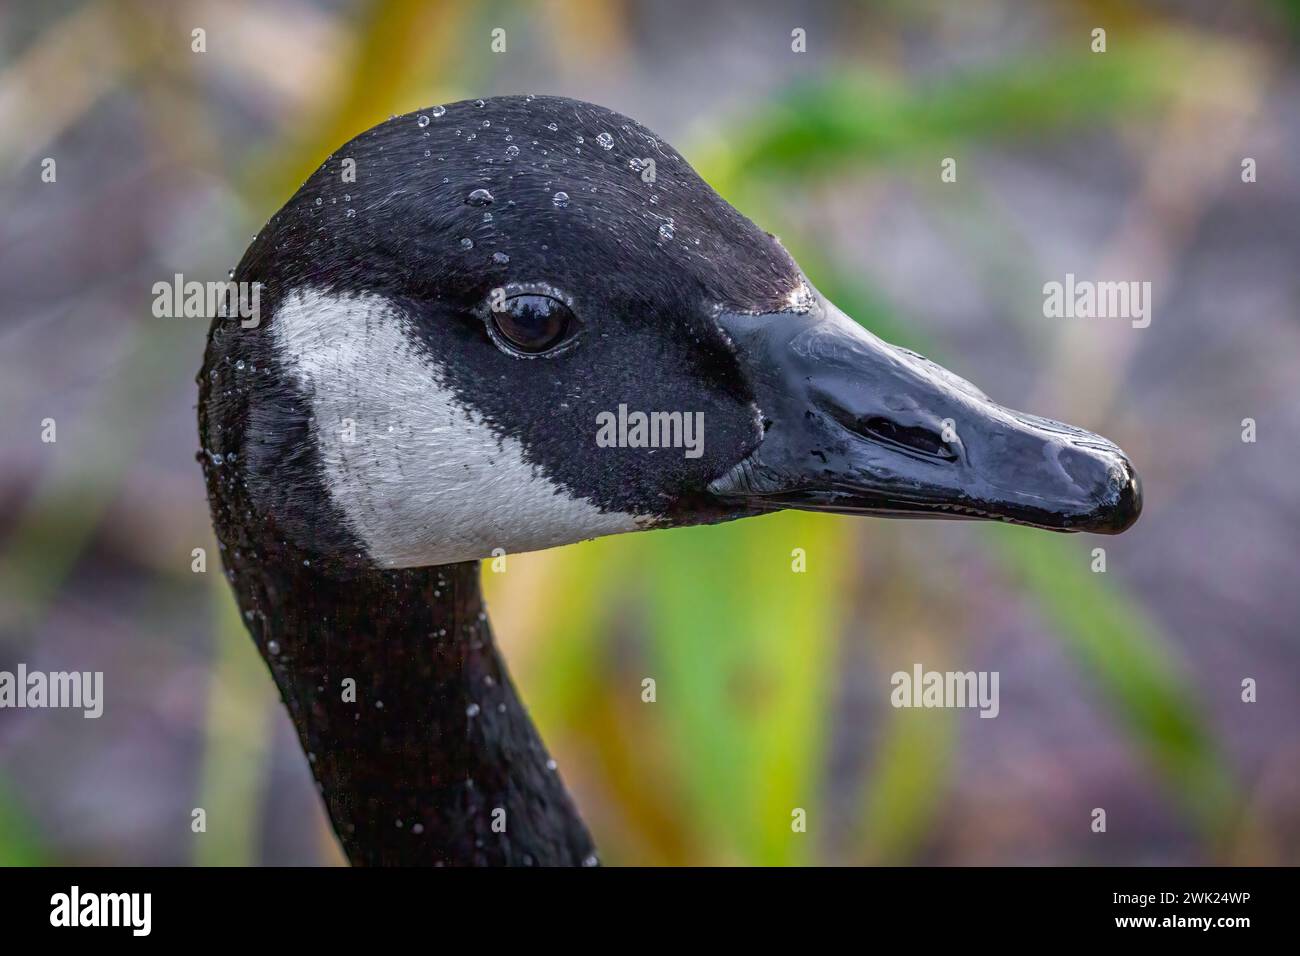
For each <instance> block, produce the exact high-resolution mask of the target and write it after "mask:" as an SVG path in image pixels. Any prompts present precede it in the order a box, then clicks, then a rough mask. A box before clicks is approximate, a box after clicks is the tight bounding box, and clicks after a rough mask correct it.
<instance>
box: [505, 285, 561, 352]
mask: <svg viewBox="0 0 1300 956" xmlns="http://www.w3.org/2000/svg"><path fill="white" fill-rule="evenodd" d="M490 321H491V323H492V327H493V328H494V329H495V330H496V333H497V336H498V337H499V339H500V340H501V341H503V342H504V344H505V345H506V346H508V347H509V348H512V349H514V350H515V351H517V352H524V353H526V354H529V355H536V354H538V353H540V352H546V351H549V350H550V349H553V348H555V347H556V346H557V345H559V344H560V343H561V342H563V341H565V340H566V339H568V338H569V337H570V336H571V335H572V334H573V333H574V332H576V331H577V325H578V320H577V319H576V318H575V317H574V315H573V311H572V310H571V309H570V308H569V307H568V306H567V305H565V304H564V303H563V302H561V301H560V300H559V299H553V298H551V297H550V296H549V295H538V294H535V293H527V294H524V295H516V296H511V297H510V298H509V299H506V300H505V302H504V303H503V304H502V307H501V308H500V309H496V310H493V312H492V315H491V319H490Z"/></svg>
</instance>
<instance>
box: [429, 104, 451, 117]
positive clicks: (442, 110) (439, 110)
mask: <svg viewBox="0 0 1300 956" xmlns="http://www.w3.org/2000/svg"><path fill="white" fill-rule="evenodd" d="M429 112H430V113H432V114H433V115H434V116H445V115H446V113H447V107H445V106H435V107H434V108H433V109H431V110H429Z"/></svg>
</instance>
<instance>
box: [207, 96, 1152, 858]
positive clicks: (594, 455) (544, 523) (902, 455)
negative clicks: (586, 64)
mask: <svg viewBox="0 0 1300 956" xmlns="http://www.w3.org/2000/svg"><path fill="white" fill-rule="evenodd" d="M648 173H649V174H648ZM233 278H234V280H235V281H236V282H244V283H254V284H256V286H257V288H258V290H259V291H260V300H259V301H260V310H261V317H262V318H261V321H260V322H258V323H249V322H247V321H240V320H239V319H238V318H237V317H229V316H223V315H218V316H216V317H215V318H214V319H213V322H212V324H211V327H210V329H209V334H208V340H207V347H206V352H205V356H204V361H203V366H202V369H201V370H200V372H199V375H198V385H199V404H198V420H199V438H200V451H199V453H198V458H199V461H200V462H201V463H202V467H203V471H204V475H205V480H206V487H207V493H208V498H209V505H210V509H211V515H212V522H213V527H214V530H215V533H216V536H217V540H218V543H219V546H220V553H221V557H222V562H223V565H224V568H225V573H226V576H227V578H228V579H229V581H230V583H231V585H232V587H233V590H234V594H235V597H236V600H237V602H238V604H239V607H240V610H241V612H242V615H243V619H244V621H245V622H246V625H247V628H248V630H249V632H250V634H251V635H252V638H253V640H254V641H255V643H256V645H257V647H258V649H259V650H260V652H261V653H262V655H263V657H264V658H265V660H266V663H267V665H268V666H269V669H270V672H271V674H272V675H273V677H274V680H275V682H276V684H277V685H278V688H279V691H280V694H281V696H282V698H283V700H284V703H285V705H286V707H287V709H288V712H289V714H290V716H291V718H292V720H293V722H294V725H295V727H296V729H297V733H298V736H299V740H300V742H301V745H302V748H303V750H304V751H305V753H306V757H307V760H308V761H309V764H310V768H311V772H312V773H313V774H314V776H315V779H316V782H317V786H318V789H319V791H320V793H321V795H322V797H323V800H324V804H325V807H326V809H327V811H328V814H329V818H330V821H331V823H332V826H333V828H334V830H335V832H336V833H337V835H338V838H339V841H340V843H341V845H342V847H343V850H344V851H345V853H346V856H347V858H348V859H349V861H350V862H351V863H353V864H354V865H391V864H429V865H525V866H526V865H535V866H549V865H595V864H597V863H598V857H597V855H596V849H595V846H594V844H593V842H592V838H591V836H590V834H589V833H588V831H587V829H586V827H585V826H584V824H583V822H582V820H581V818H580V816H579V814H578V812H577V810H576V808H575V806H574V803H573V801H572V799H571V798H570V797H569V795H568V793H567V791H566V789H565V787H564V785H563V782H562V780H561V776H560V774H559V772H558V771H557V768H556V764H555V761H554V760H552V759H551V757H550V756H549V754H548V752H547V750H546V748H545V746H544V745H543V743H542V740H541V738H540V737H539V735H538V732H537V730H536V728H535V727H534V726H533V724H532V722H531V721H530V719H529V717H528V714H527V711H526V709H525V707H524V705H523V703H522V702H521V700H520V697H519V694H518V692H517V691H516V689H515V687H514V684H513V683H512V682H511V679H510V676H509V674H508V673H507V670H506V666H505V663H504V662H503V660H502V658H501V656H500V654H499V653H498V651H497V650H496V647H495V644H494V642H493V636H492V630H491V627H490V624H489V622H488V619H487V615H486V609H485V607H484V601H483V597H482V594H481V593H480V589H479V561H480V560H482V559H485V558H488V557H490V556H493V555H499V554H503V553H508V554H514V553H519V552H525V551H535V550H540V549H544V548H552V547H557V546H560V545H564V544H569V543H573V542H578V541H582V540H586V539H590V538H594V537H598V536H602V535H610V534H618V533H624V532H632V531H639V530H645V529H652V528H670V527H679V526H684V525H696V524H709V523H715V522H721V521H728V520H732V519H736V518H743V517H749V516H756V515H762V514H768V513H771V512H773V511H777V510H781V509H787V508H795V509H807V510H812V511H825V512H834V513H837V514H852V515H877V516H887V517H907V518H958V519H986V520H995V521H1004V522H1014V523H1017V524H1023V525H1031V526H1034V527H1038V528H1044V529H1050V530H1055V531H1087V532H1096V533H1102V534H1114V533H1118V532H1121V531H1123V530H1125V529H1126V528H1127V527H1129V526H1130V525H1131V524H1132V523H1133V522H1134V521H1135V520H1136V518H1137V516H1138V513H1139V511H1140V509H1141V492H1140V486H1139V482H1138V478H1137V475H1136V473H1135V471H1134V469H1133V467H1132V465H1131V464H1130V462H1129V459H1128V458H1127V457H1126V456H1125V455H1124V453H1123V452H1122V451H1121V450H1120V449H1119V448H1118V447H1117V446H1116V445H1114V444H1113V443H1111V442H1110V441H1107V440H1106V439H1104V438H1101V437H1099V436H1097V435H1094V434H1091V433H1089V432H1087V431H1084V430H1082V429H1079V428H1075V427H1072V426H1069V425H1064V424H1061V423H1059V422H1055V421H1051V420H1048V419H1045V418H1040V417H1036V416H1033V415H1028V414H1025V413H1022V412H1018V411H1013V410H1011V409H1008V408H1005V407H1003V406H1001V405H998V404H996V403H995V402H993V401H992V400H991V399H990V398H989V397H988V396H987V395H985V394H984V393H983V392H982V391H980V390H979V389H978V388H976V387H975V386H974V385H972V384H971V383H969V382H967V381H965V380H964V379H962V378H960V377H959V376H957V375H956V374H954V373H953V372H950V371H948V370H947V369H945V368H943V367H941V366H939V365H937V364H935V363H934V362H931V361H929V360H927V359H926V358H924V357H922V356H921V355H918V354H916V353H915V352H911V351H907V350H905V349H902V348H897V347H894V346H891V345H889V344H887V343H886V342H884V341H882V340H881V339H879V338H877V337H875V336H874V335H872V334H871V333H870V332H868V331H867V330H866V329H864V328H863V327H862V326H861V325H859V324H858V323H857V322H855V321H854V320H852V319H851V318H849V317H847V316H846V315H845V314H844V313H842V312H841V311H840V310H839V309H838V308H836V307H835V306H834V305H833V304H832V303H831V302H830V301H828V300H827V299H826V298H825V297H824V296H822V295H821V294H820V293H819V292H818V290H817V289H816V287H815V286H814V285H813V284H812V283H811V282H810V281H809V279H808V278H807V277H806V276H805V275H804V273H803V272H802V270H801V269H800V267H799V266H798V264H797V263H796V262H795V261H794V260H793V259H792V258H791V256H790V255H789V254H788V253H787V252H786V251H785V249H784V248H783V247H782V245H781V244H780V243H779V241H778V240H777V239H776V238H775V237H774V236H772V235H770V234H768V233H766V232H764V231H763V230H761V229H760V228H758V227H757V226H755V225H754V224H753V223H752V222H750V221H749V220H748V219H746V218H745V217H744V216H743V215H742V214H741V213H739V212H738V211H737V210H735V209H734V208H732V207H731V206H730V205H729V204H728V203H727V202H726V201H724V200H723V199H722V198H721V197H720V196H718V195H717V193H715V192H714V191H713V190H712V189H711V188H710V187H709V186H708V185H706V184H705V182H704V181H703V180H702V179H701V178H700V177H699V176H698V175H697V174H696V173H695V171H694V170H693V169H692V168H691V166H690V165H689V164H688V163H687V161H686V160H685V159H683V158H682V156H681V155H680V154H679V153H678V152H677V151H676V150H674V149H673V148H672V147H671V146H669V145H668V144H667V143H666V142H665V141H664V140H663V139H661V138H660V137H658V136H656V135H655V134H654V133H652V132H651V131H650V130H648V129H647V128H645V127H644V126H642V125H641V124H639V123H637V122H635V121H634V120H631V119H629V118H628V117H626V116H622V115H620V114H618V113H615V112H612V111H610V110H608V109H604V108H602V107H599V106H595V105H592V104H589V103H583V102H578V101H575V100H571V99H566V98H562V97H553V96H532V95H529V96H522V95H521V96H502V97H497V98H493V99H480V100H473V101H465V102H458V103H454V104H448V105H445V106H438V107H435V108H432V109H426V110H422V111H419V112H416V113H411V114H407V115H403V116H397V117H394V118H392V119H390V120H388V121H387V122H383V123H380V124H379V125H377V126H375V127H374V128H372V129H370V130H368V131H366V132H364V133H362V134H360V135H359V136H357V137H356V138H354V139H352V140H351V141H350V142H348V143H346V144H345V145H344V146H342V147H341V148H340V149H339V150H338V151H336V152H335V153H334V154H332V155H331V156H330V157H329V158H328V159H327V160H326V161H325V162H324V163H323V164H322V165H321V166H320V168H319V169H317V170H316V171H315V173H314V174H312V175H311V176H310V178H308V179H307V181H306V182H305V183H304V184H303V185H302V187H301V188H300V189H299V190H298V191H297V192H296V193H295V194H294V195H293V197H292V198H291V199H289V201H288V202H287V203H286V204H285V205H284V207H283V208H281V209H280V210H279V211H278V212H277V213H276V214H275V215H274V216H273V217H272V218H271V219H270V221H269V222H268V223H267V225H266V226H265V227H264V228H263V229H262V230H261V231H260V232H259V233H258V234H257V235H256V236H255V238H254V240H253V241H252V244H251V245H250V246H249V248H248V249H247V251H246V253H245V254H244V256H243V258H242V259H241V261H240V263H239V265H238V268H237V269H236V271H235V274H234V276H233ZM629 410H630V411H629ZM636 413H640V414H641V415H642V416H643V418H642V419H640V420H639V421H637V422H636V423H635V425H634V426H629V424H628V423H629V422H632V420H633V415H634V414H636ZM677 413H680V415H681V416H686V419H685V420H689V421H698V422H700V423H701V424H702V431H701V435H700V438H699V440H698V441H697V442H696V443H695V446H694V447H693V448H692V449H689V451H690V453H689V454H688V453H687V450H686V449H680V448H675V447H673V442H674V441H675V440H676V439H677V438H678V437H679V436H678V435H677V432H676V427H677V424H676V423H677V422H678V421H679V420H682V419H679V418H678V417H674V416H675V415H676V414H677ZM616 414H617V415H619V416H620V422H621V423H622V424H620V426H619V428H618V429H616V430H617V431H618V433H619V435H618V440H609V439H610V434H609V432H610V430H609V429H606V435H605V437H606V439H607V440H605V441H603V442H601V443H599V444H598V442H597V440H596V439H597V433H598V431H599V430H600V428H601V427H603V425H602V424H601V423H603V424H604V425H608V423H609V417H608V416H611V415H616ZM696 416H702V417H696ZM647 420H648V421H650V422H651V430H654V431H656V435H655V436H654V437H658V438H662V439H663V441H649V440H647V438H646V435H645V434H644V428H639V426H640V425H642V424H644V422H645V421H647ZM637 431H640V432H641V434H640V436H639V440H637V436H636V435H634V434H633V433H634V432H637Z"/></svg>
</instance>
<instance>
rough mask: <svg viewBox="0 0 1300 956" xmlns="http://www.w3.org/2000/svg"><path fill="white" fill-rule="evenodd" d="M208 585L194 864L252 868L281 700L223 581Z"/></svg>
mask: <svg viewBox="0 0 1300 956" xmlns="http://www.w3.org/2000/svg"><path fill="white" fill-rule="evenodd" d="M211 580H212V582H213V598H214V599H213V601H212V603H211V606H212V608H213V629H212V634H213V660H212V666H211V668H210V669H209V690H208V717H207V719H206V720H205V721H204V727H205V729H206V743H205V745H204V748H203V763H202V767H201V769H200V774H199V785H198V789H197V797H198V803H197V806H199V807H202V808H203V809H204V810H205V811H206V815H207V831H206V832H204V833H196V834H194V862H195V863H196V864H199V865H203V866H250V865H255V864H257V863H259V862H261V854H260V840H261V826H262V807H263V796H264V792H265V786H266V778H267V773H268V769H269V767H268V762H269V758H270V751H271V735H270V726H271V719H272V717H273V716H274V714H275V709H276V708H277V706H278V705H279V701H278V700H277V699H276V697H275V695H274V694H273V693H272V691H271V687H270V682H269V681H268V680H267V675H266V668H265V667H264V665H263V664H262V661H261V659H260V658H259V657H258V656H257V655H256V654H254V653H251V652H252V650H253V646H252V642H251V641H250V639H249V637H248V632H247V631H246V630H245V629H244V624H243V622H242V621H240V620H239V611H238V608H237V607H236V605H235V602H234V601H232V600H230V593H229V591H228V590H227V588H226V584H225V581H224V580H223V579H222V578H220V577H219V576H217V575H213V576H212V579H211Z"/></svg>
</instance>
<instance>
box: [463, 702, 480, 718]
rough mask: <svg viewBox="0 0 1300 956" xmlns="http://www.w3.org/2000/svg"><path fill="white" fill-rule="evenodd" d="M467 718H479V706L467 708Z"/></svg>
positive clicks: (472, 705)
mask: <svg viewBox="0 0 1300 956" xmlns="http://www.w3.org/2000/svg"><path fill="white" fill-rule="evenodd" d="M465 716H466V717H477V716H478V704H470V705H469V706H468V707H466V708H465Z"/></svg>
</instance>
